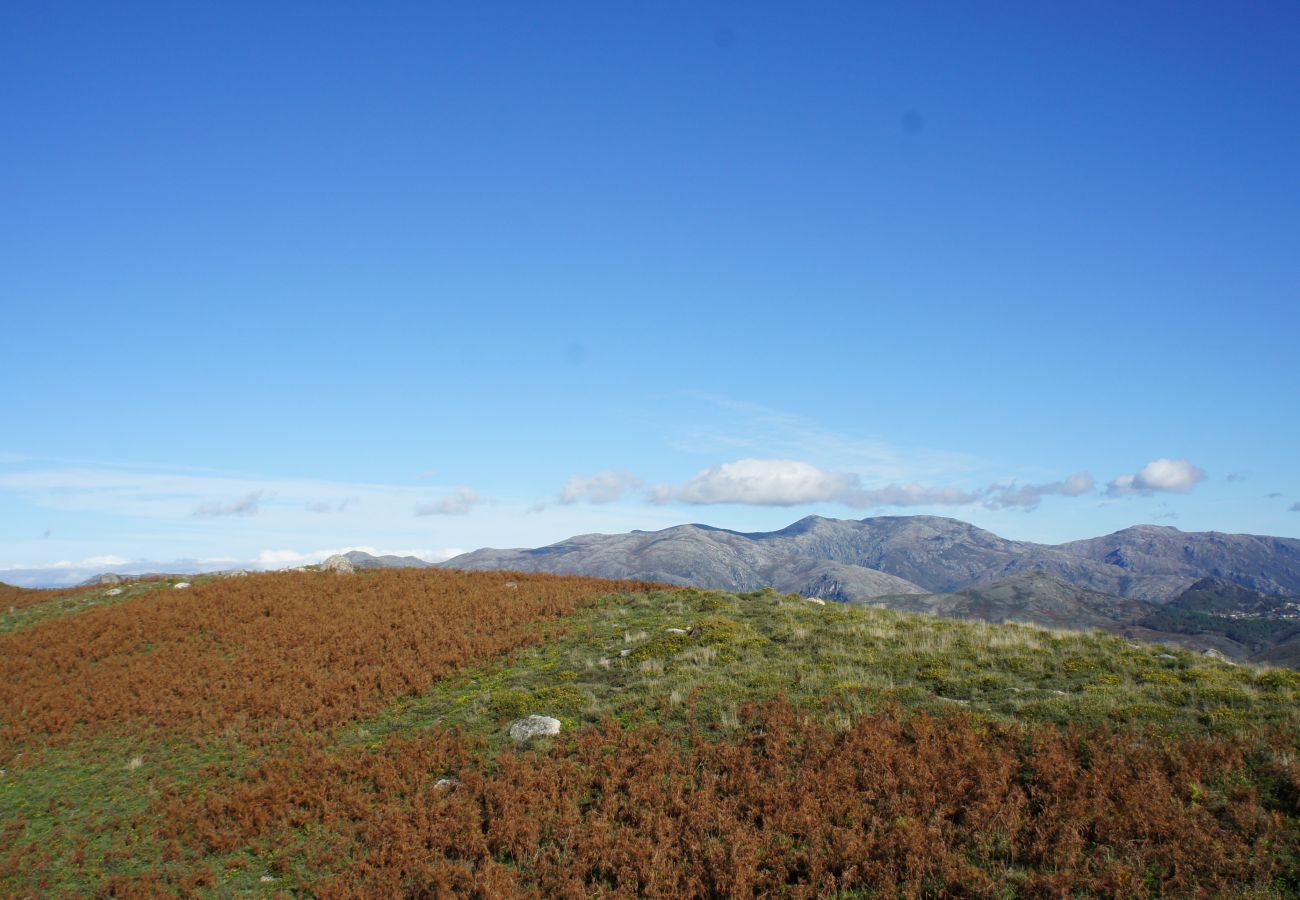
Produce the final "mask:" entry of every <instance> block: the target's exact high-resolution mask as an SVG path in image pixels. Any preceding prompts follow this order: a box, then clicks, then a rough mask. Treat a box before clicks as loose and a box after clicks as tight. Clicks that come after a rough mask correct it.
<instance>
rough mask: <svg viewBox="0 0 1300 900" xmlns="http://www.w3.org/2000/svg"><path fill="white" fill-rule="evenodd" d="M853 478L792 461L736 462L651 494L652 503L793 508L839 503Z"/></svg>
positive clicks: (855, 481)
mask: <svg viewBox="0 0 1300 900" xmlns="http://www.w3.org/2000/svg"><path fill="white" fill-rule="evenodd" d="M857 484H858V477H857V476H856V475H850V474H848V473H844V472H826V471H823V470H822V469H819V468H817V467H816V466H813V465H810V464H809V463H805V462H798V461H797V460H791V459H740V460H737V461H735V462H729V463H723V464H722V465H718V466H710V467H709V468H707V469H705V470H704V471H702V472H699V473H698V474H696V475H695V477H694V478H691V479H690V480H689V481H687V482H686V483H685V484H680V485H658V486H656V487H654V488H651V490H650V499H651V501H653V502H655V503H673V502H677V503H691V504H706V503H744V504H751V505H755V506H797V505H799V504H803V503H818V502H823V501H827V500H842V499H843V498H844V497H845V495H846V494H848V493H849V492H851V491H853V490H854V489H855V488H856V487H857Z"/></svg>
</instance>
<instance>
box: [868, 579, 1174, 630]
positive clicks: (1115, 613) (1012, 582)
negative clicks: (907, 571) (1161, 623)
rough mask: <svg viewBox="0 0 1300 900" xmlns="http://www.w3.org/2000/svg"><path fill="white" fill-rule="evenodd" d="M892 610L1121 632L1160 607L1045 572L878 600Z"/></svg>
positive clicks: (956, 617)
mask: <svg viewBox="0 0 1300 900" xmlns="http://www.w3.org/2000/svg"><path fill="white" fill-rule="evenodd" d="M876 602H878V603H883V605H885V606H887V607H889V608H890V609H896V610H902V611H905V612H923V613H929V614H931V615H936V616H943V617H944V618H948V619H982V620H984V621H986V622H1032V623H1033V624H1035V625H1044V626H1047V627H1050V628H1104V629H1106V630H1108V631H1117V630H1119V629H1120V628H1121V627H1123V626H1124V625H1126V624H1129V623H1132V622H1135V621H1138V620H1140V619H1142V618H1144V617H1145V616H1147V615H1148V614H1149V613H1151V612H1152V611H1153V610H1155V609H1156V608H1157V607H1155V606H1154V605H1153V604H1151V603H1146V602H1144V601H1142V600H1130V599H1127V598H1124V597H1117V596H1115V595H1114V594H1105V593H1102V592H1101V591H1094V590H1092V589H1091V588H1084V587H1078V586H1076V585H1073V584H1070V583H1068V582H1065V581H1062V580H1061V579H1059V578H1057V577H1055V576H1053V575H1048V574H1047V573H1046V572H1021V573H1018V574H1016V575H1012V576H1011V577H1010V578H1005V579H1003V580H1002V581H995V582H992V583H990V584H985V585H980V586H978V587H970V588H965V589H964V590H960V591H956V592H953V593H950V594H923V595H920V596H912V597H889V598H881V599H880V600H877V601H876Z"/></svg>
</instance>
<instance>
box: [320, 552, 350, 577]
mask: <svg viewBox="0 0 1300 900" xmlns="http://www.w3.org/2000/svg"><path fill="white" fill-rule="evenodd" d="M320 569H321V571H322V572H333V573H335V574H336V575H351V574H353V573H355V572H356V571H357V567H356V566H355V565H353V563H352V560H350V559H348V558H347V557H346V556H344V555H342V554H341V553H336V554H334V555H333V556H331V557H330V558H329V559H327V560H325V561H324V562H323V563H321V564H320Z"/></svg>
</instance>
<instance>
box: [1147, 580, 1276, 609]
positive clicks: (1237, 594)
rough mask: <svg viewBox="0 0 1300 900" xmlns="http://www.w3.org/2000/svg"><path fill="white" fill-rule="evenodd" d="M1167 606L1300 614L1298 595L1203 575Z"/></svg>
mask: <svg viewBox="0 0 1300 900" xmlns="http://www.w3.org/2000/svg"><path fill="white" fill-rule="evenodd" d="M1168 606H1169V607H1173V608H1177V609H1185V610H1187V611H1189V612H1198V613H1207V614H1210V615H1247V616H1276V615H1286V614H1293V615H1296V616H1300V598H1295V597H1285V596H1279V595H1277V594H1267V593H1264V592H1262V591H1254V590H1251V589H1250V588H1248V587H1242V586H1241V585H1239V584H1237V583H1236V582H1232V581H1228V580H1227V579H1226V578H1215V577H1213V576H1211V577H1209V578H1202V579H1201V580H1200V581H1198V582H1196V583H1195V584H1193V585H1192V586H1191V587H1189V588H1188V589H1187V590H1185V591H1183V592H1182V593H1181V594H1179V595H1178V596H1177V597H1175V598H1174V599H1173V600H1170V601H1169V603H1168Z"/></svg>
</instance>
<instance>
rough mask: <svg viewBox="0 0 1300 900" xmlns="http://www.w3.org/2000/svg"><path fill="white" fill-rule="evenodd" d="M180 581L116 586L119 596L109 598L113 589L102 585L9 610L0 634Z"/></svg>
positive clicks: (1, 613) (2, 614)
mask: <svg viewBox="0 0 1300 900" xmlns="http://www.w3.org/2000/svg"><path fill="white" fill-rule="evenodd" d="M180 580H181V579H179V578H177V579H173V580H172V581H137V582H135V583H133V584H123V585H118V587H120V588H121V589H122V593H120V594H117V595H115V596H111V595H110V594H109V593H108V592H109V591H110V590H112V589H113V586H112V585H103V586H97V587H93V588H87V589H86V590H85V591H84V592H83V593H79V594H70V595H68V596H64V597H56V598H54V599H53V600H47V601H45V602H44V603H37V604H35V605H34V606H27V607H24V608H22V609H14V608H12V607H11V608H8V609H5V610H0V634H8V633H10V632H12V631H18V630H19V629H22V628H30V627H31V626H33V625H36V624H38V623H40V622H45V621H48V620H50V619H57V618H61V617H62V616H71V615H76V614H77V613H80V612H85V611H86V610H88V609H96V608H98V607H102V606H113V605H115V604H118V603H122V602H124V601H126V600H130V599H132V598H133V597H139V596H140V595H141V594H144V593H148V592H149V591H156V590H158V589H160V588H170V587H171V586H172V585H173V584H175V583H176V582H177V581H180Z"/></svg>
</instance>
